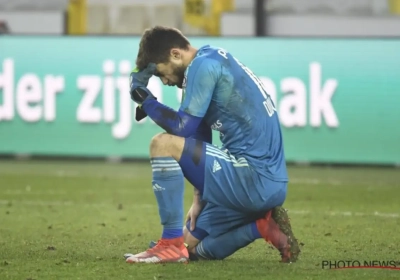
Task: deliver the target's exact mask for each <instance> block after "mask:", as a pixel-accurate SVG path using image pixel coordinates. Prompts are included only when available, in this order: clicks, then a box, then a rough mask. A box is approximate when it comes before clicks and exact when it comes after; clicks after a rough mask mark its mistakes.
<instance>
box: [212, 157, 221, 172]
mask: <svg viewBox="0 0 400 280" xmlns="http://www.w3.org/2000/svg"><path fill="white" fill-rule="evenodd" d="M220 169H221V165H220V164H219V162H218V161H216V160H214V165H213V173H215V172H217V171H218V170H220Z"/></svg>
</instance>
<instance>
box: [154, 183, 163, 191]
mask: <svg viewBox="0 0 400 280" xmlns="http://www.w3.org/2000/svg"><path fill="white" fill-rule="evenodd" d="M164 190H165V188H163V187H161V186H160V185H159V184H154V185H153V191H155V192H160V191H164Z"/></svg>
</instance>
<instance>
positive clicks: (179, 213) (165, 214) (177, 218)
mask: <svg viewBox="0 0 400 280" xmlns="http://www.w3.org/2000/svg"><path fill="white" fill-rule="evenodd" d="M184 143H185V139H184V138H181V137H176V136H172V135H169V134H165V133H164V134H158V135H156V136H155V137H153V139H152V141H151V144H150V157H151V159H150V162H151V166H152V173H153V179H152V185H153V191H154V194H155V196H156V200H157V204H158V209H159V216H160V220H161V225H162V226H163V231H162V237H161V239H160V240H159V241H158V243H157V246H155V247H153V248H151V249H148V250H146V251H144V252H142V253H139V254H136V255H133V254H126V255H125V257H126V261H127V262H131V263H136V262H145V263H158V262H186V261H187V260H188V251H187V249H186V247H185V246H184V240H183V233H182V227H183V221H182V219H183V194H184V176H183V173H182V169H181V168H180V166H179V164H178V160H179V158H180V157H181V154H182V151H183V148H184Z"/></svg>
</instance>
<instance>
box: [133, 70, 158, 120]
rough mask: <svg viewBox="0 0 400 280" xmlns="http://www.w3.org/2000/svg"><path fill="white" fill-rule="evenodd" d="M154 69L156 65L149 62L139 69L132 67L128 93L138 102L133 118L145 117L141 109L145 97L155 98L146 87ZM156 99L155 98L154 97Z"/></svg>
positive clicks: (140, 118)
mask: <svg viewBox="0 0 400 280" xmlns="http://www.w3.org/2000/svg"><path fill="white" fill-rule="evenodd" d="M155 71H156V65H155V64H154V63H150V64H149V65H148V66H147V67H146V68H145V69H143V70H142V71H139V69H137V68H136V69H134V70H133V71H132V72H131V76H130V94H131V99H132V100H133V101H135V102H136V103H138V104H139V106H138V107H136V114H135V119H136V120H137V121H140V120H142V119H144V118H145V117H147V114H146V113H145V112H144V111H143V110H142V108H141V105H142V104H143V102H144V100H146V98H155V97H154V96H153V94H152V93H151V92H150V91H149V90H148V89H147V88H146V87H147V85H148V83H149V79H150V78H151V76H152V75H153V74H154V73H155ZM155 99H157V98H155Z"/></svg>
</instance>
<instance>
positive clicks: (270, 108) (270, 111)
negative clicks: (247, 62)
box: [235, 58, 276, 117]
mask: <svg viewBox="0 0 400 280" xmlns="http://www.w3.org/2000/svg"><path fill="white" fill-rule="evenodd" d="M235 60H236V62H237V63H238V64H239V65H240V67H242V69H243V70H244V71H245V72H246V74H247V75H249V77H250V78H251V79H252V80H253V82H254V83H255V84H256V85H257V87H258V89H259V90H260V92H261V94H262V95H263V97H264V99H265V101H264V102H263V104H264V107H265V110H267V113H268V115H269V116H270V117H272V115H273V114H274V112H275V111H276V108H275V106H274V103H273V102H272V99H271V96H269V94H268V93H267V90H266V89H265V86H264V84H263V83H262V82H261V81H260V79H259V78H258V77H257V76H256V75H254V73H253V72H252V71H251V70H250V69H249V68H248V67H246V66H244V65H243V64H242V63H241V62H240V61H239V60H237V59H236V58H235Z"/></svg>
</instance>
